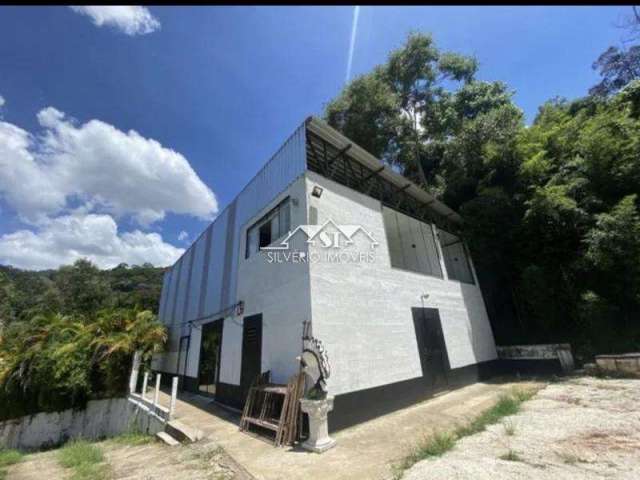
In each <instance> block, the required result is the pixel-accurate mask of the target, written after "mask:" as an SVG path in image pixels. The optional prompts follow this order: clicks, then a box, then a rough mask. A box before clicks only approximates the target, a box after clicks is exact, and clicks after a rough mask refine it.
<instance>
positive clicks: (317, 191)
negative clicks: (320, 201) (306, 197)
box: [311, 185, 323, 198]
mask: <svg viewBox="0 0 640 480" xmlns="http://www.w3.org/2000/svg"><path fill="white" fill-rule="evenodd" d="M322 192H323V190H322V187H319V186H317V185H316V186H315V187H313V190H312V191H311V195H312V196H314V197H316V198H320V197H321V196H322Z"/></svg>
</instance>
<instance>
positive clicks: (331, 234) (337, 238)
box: [261, 219, 379, 250]
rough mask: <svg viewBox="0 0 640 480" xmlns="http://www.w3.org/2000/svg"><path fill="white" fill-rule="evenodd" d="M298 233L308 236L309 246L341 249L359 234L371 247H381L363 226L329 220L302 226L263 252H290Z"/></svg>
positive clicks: (264, 248) (351, 243)
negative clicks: (341, 223) (290, 244)
mask: <svg viewBox="0 0 640 480" xmlns="http://www.w3.org/2000/svg"><path fill="white" fill-rule="evenodd" d="M298 232H303V233H304V234H305V235H306V237H307V240H306V242H307V244H309V245H319V246H321V247H323V248H340V245H341V244H344V245H345V246H348V245H353V243H354V240H353V239H354V237H355V236H356V235H357V234H358V233H359V232H362V234H363V235H365V237H366V238H367V239H368V241H369V244H370V246H371V247H377V246H378V245H379V243H378V242H377V241H376V239H375V238H374V237H373V235H372V234H371V232H369V231H367V230H366V229H365V228H364V227H362V226H361V225H338V224H337V223H335V222H334V221H333V220H331V219H329V220H327V221H326V222H324V223H323V224H322V225H300V226H298V227H296V228H295V229H294V230H293V231H290V232H289V233H288V234H287V236H286V237H284V238H283V239H282V241H281V242H280V244H279V245H273V246H269V247H262V248H261V250H288V249H289V241H290V240H291V239H292V238H293V237H294V236H295V235H296V234H297V233H298Z"/></svg>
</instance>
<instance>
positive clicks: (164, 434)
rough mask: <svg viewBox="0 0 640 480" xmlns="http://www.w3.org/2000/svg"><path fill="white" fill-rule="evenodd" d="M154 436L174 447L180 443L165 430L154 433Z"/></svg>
mask: <svg viewBox="0 0 640 480" xmlns="http://www.w3.org/2000/svg"><path fill="white" fill-rule="evenodd" d="M156 437H158V438H159V439H160V441H161V442H164V443H166V444H167V445H169V446H170V447H175V446H176V445H180V442H179V441H178V440H176V439H175V438H173V437H172V436H171V435H169V434H168V433H167V432H158V433H156Z"/></svg>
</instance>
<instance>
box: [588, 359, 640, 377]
mask: <svg viewBox="0 0 640 480" xmlns="http://www.w3.org/2000/svg"><path fill="white" fill-rule="evenodd" d="M596 365H597V366H598V368H600V369H601V370H603V371H605V372H611V373H618V374H624V375H633V376H637V377H639V378H640V353H625V354H621V355H598V356H596Z"/></svg>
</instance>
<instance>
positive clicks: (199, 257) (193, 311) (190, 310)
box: [185, 234, 207, 321]
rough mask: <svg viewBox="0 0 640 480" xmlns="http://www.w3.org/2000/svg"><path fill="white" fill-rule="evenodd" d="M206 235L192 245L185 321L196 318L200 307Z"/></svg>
mask: <svg viewBox="0 0 640 480" xmlns="http://www.w3.org/2000/svg"><path fill="white" fill-rule="evenodd" d="M206 240H207V235H206V234H205V235H201V236H200V238H199V239H198V240H197V241H196V243H195V244H194V245H193V247H192V250H193V252H194V253H193V265H192V267H191V282H190V283H189V286H190V288H189V291H188V292H187V312H186V317H185V320H186V321H190V320H194V319H196V318H198V307H199V306H200V287H201V286H202V276H203V273H204V253H205V250H206V248H205V246H206V245H205V243H206Z"/></svg>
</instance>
